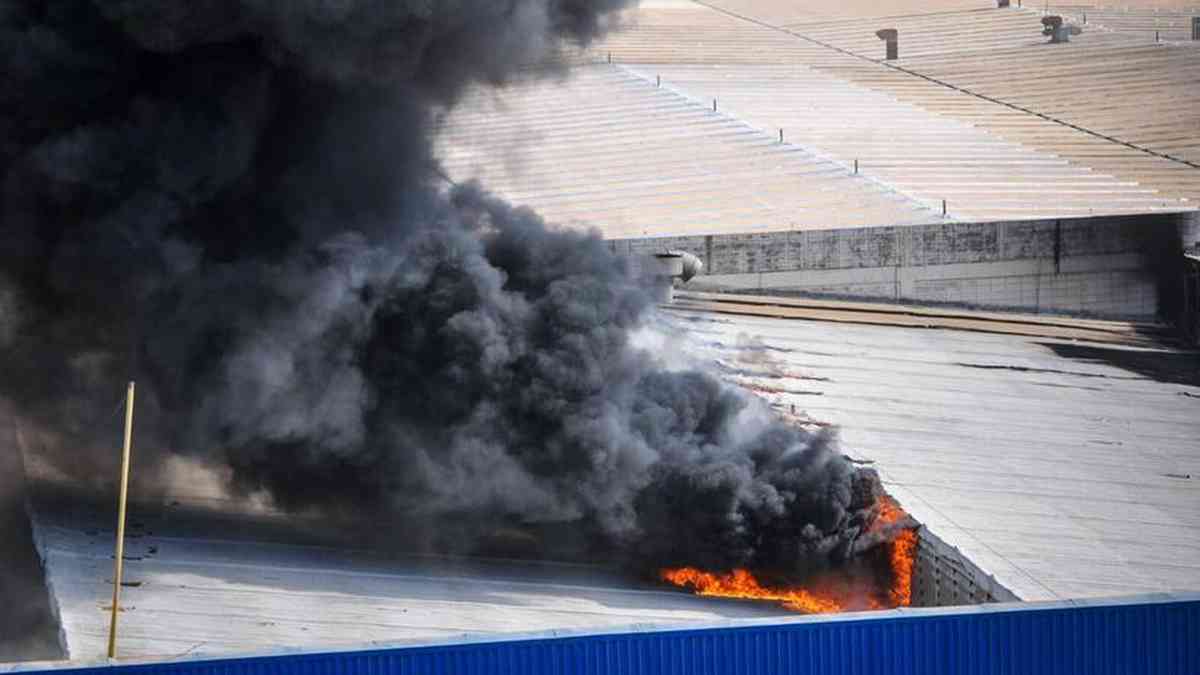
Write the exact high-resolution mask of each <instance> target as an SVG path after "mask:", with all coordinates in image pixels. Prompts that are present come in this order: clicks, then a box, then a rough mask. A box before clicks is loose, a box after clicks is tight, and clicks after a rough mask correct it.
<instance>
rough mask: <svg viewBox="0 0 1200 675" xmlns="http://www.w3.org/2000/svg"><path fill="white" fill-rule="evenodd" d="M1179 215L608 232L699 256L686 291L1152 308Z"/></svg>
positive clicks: (1187, 224) (620, 243)
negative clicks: (1156, 257) (700, 269)
mask: <svg viewBox="0 0 1200 675" xmlns="http://www.w3.org/2000/svg"><path fill="white" fill-rule="evenodd" d="M1193 216H1194V214H1187V216H1186V217H1185V216H1180V215H1148V216H1129V217H1095V218H1077V219H1061V220H1036V221H1005V222H988V223H938V224H931V225H916V226H907V227H905V226H901V227H869V228H856V229H840V230H824V231H793V232H772V233H763V234H736V235H735V234H730V235H709V236H688V237H668V238H656V239H621V240H613V241H612V242H611V246H612V247H613V250H614V251H616V252H618V253H622V254H626V253H627V254H635V255H636V254H644V253H652V252H655V251H659V250H662V249H664V248H678V249H683V250H686V251H690V252H692V253H695V254H696V255H698V256H700V257H701V259H702V260H703V261H704V263H705V270H704V274H703V276H701V277H699V278H697V279H696V280H694V281H693V282H692V283H691V284H690V285H689V288H695V289H697V290H726V291H738V292H747V291H762V292H771V293H805V294H820V295H835V296H848V297H856V298H870V299H886V300H894V301H916V302H934V303H951V304H962V305H973V306H982V307H999V308H1013V309H1020V310H1024V311H1035V312H1043V311H1048V312H1065V313H1074V314H1091V315H1098V316H1119V317H1138V318H1145V317H1152V316H1154V315H1155V314H1156V312H1157V311H1158V302H1157V298H1158V288H1157V283H1158V282H1157V278H1156V276H1155V274H1154V273H1153V262H1152V261H1151V260H1150V258H1151V257H1153V256H1148V255H1147V253H1146V252H1147V251H1148V250H1152V247H1149V246H1148V242H1151V241H1153V240H1155V239H1161V238H1164V237H1170V236H1172V234H1173V233H1176V232H1182V233H1183V234H1184V236H1185V237H1187V236H1192V235H1191V234H1189V233H1195V235H1196V236H1200V219H1196V218H1194V217H1193Z"/></svg>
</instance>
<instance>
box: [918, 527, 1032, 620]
mask: <svg viewBox="0 0 1200 675" xmlns="http://www.w3.org/2000/svg"><path fill="white" fill-rule="evenodd" d="M1019 599H1020V598H1018V597H1017V596H1016V595H1014V594H1013V592H1012V591H1010V590H1008V589H1007V588H1005V587H1004V586H1003V585H1001V584H1000V582H998V581H996V578H995V577H993V576H991V575H990V574H987V573H986V572H984V571H983V570H981V569H979V567H978V566H976V565H975V563H973V562H971V560H970V559H968V558H967V557H966V556H964V555H963V554H962V552H961V551H959V550H958V549H957V548H954V547H953V546H951V545H949V544H947V543H946V542H944V541H942V539H941V538H940V537H938V536H937V535H935V534H933V533H932V532H930V531H929V530H928V529H926V528H921V530H920V536H919V538H918V539H917V562H916V565H915V566H914V567H913V588H912V604H913V606H914V607H946V606H954V605H978V604H982V603H985V602H1011V601H1014V600H1019Z"/></svg>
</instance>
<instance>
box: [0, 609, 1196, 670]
mask: <svg viewBox="0 0 1200 675" xmlns="http://www.w3.org/2000/svg"><path fill="white" fill-rule="evenodd" d="M1197 630H1200V594H1177V595H1166V594H1156V595H1153V596H1138V597H1133V598H1121V599H1114V600H1105V601H1091V602H1088V601H1077V600H1073V601H1068V602H1042V603H1031V604H1024V603H1018V604H1004V605H988V606H982V607H957V608H953V609H921V610H907V609H905V610H893V611H889V612H873V613H870V614H852V615H837V616H829V617H798V618H792V619H790V620H780V619H773V620H767V621H746V620H743V621H729V622H723V623H720V624H715V625H709V626H687V627H682V626H655V627H647V626H626V627H623V628H621V629H618V630H604V631H586V632H584V631H568V632H559V631H551V632H535V633H523V634H517V635H506V636H500V637H476V638H468V639H462V638H460V639H452V640H437V641H429V642H425V643H422V644H417V645H389V646H384V647H379V646H374V645H371V646H361V647H359V648H356V649H337V650H330V649H328V648H325V649H320V648H316V649H314V648H309V649H306V650H304V651H288V652H279V651H274V652H271V653H259V654H250V655H240V656H235V657H224V658H221V657H217V658H213V657H200V658H197V657H189V658H179V659H171V660H168V661H158V662H150V663H147V662H145V661H139V660H133V661H132V662H131V661H128V660H123V662H120V663H103V664H99V663H97V664H63V665H58V666H53V667H47V666H46V665H45V664H35V665H32V666H21V665H18V666H15V667H5V666H4V665H0V673H33V672H51V673H63V674H64V675H66V674H71V675H110V674H115V675H126V674H129V675H133V674H135V673H145V672H147V671H148V670H151V669H153V670H156V671H158V670H169V672H172V673H178V674H179V675H251V674H252V675H263V674H269V675H292V674H297V673H303V674H305V675H380V674H388V675H391V674H393V673H523V674H525V675H543V674H546V675H549V674H551V673H552V674H554V675H567V674H579V675H585V674H586V675H610V674H611V673H622V674H623V675H640V674H643V673H644V674H646V675H668V674H675V673H678V674H681V675H682V674H683V673H687V674H688V675H728V674H729V673H739V674H740V675H774V674H776V673H793V672H804V673H811V674H813V675H820V674H823V673H848V672H850V673H878V674H879V675H884V674H888V673H956V674H967V673H971V674H974V673H980V674H982V673H997V672H1000V673H1008V672H1019V673H1038V674H1042V675H1048V674H1050V673H1056V674H1058V673H1061V674H1063V675H1066V674H1067V673H1071V674H1078V675H1097V674H1103V675H1123V674H1124V673H1129V672H1153V673H1173V674H1174V673H1179V674H1181V675H1182V674H1183V673H1194V672H1197V670H1198V669H1200V647H1198V646H1197V644H1196V640H1195V635H1196V632H1197ZM1101 636H1103V641H1102V642H1101V641H1100V637H1101Z"/></svg>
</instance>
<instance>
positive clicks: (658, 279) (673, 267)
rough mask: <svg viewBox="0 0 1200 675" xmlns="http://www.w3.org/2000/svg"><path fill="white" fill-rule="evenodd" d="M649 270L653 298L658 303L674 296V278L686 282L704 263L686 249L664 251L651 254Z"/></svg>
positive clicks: (668, 300) (670, 299) (669, 300)
mask: <svg viewBox="0 0 1200 675" xmlns="http://www.w3.org/2000/svg"><path fill="white" fill-rule="evenodd" d="M650 264H651V270H650V274H649V276H650V277H652V284H653V286H652V287H653V289H654V296H655V299H656V300H657V301H658V302H660V303H667V302H671V301H672V300H674V298H675V280H676V279H678V280H679V282H680V283H685V284H686V283H687V282H688V281H690V280H691V279H692V277H694V276H696V275H697V274H699V273H700V270H701V269H703V268H704V263H702V262H700V259H699V258H697V257H696V256H694V255H692V254H691V253H688V252H686V251H674V250H669V251H664V252H662V253H655V254H654V255H653V256H651V261H650Z"/></svg>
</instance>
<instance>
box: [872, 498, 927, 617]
mask: <svg viewBox="0 0 1200 675" xmlns="http://www.w3.org/2000/svg"><path fill="white" fill-rule="evenodd" d="M878 505H879V518H878V519H877V520H876V521H875V524H874V527H884V526H887V525H892V524H895V523H897V522H899V521H900V519H902V518H904V517H905V516H907V515H908V514H906V513H905V512H904V509H902V508H900V504H898V503H896V500H895V499H892V498H891V497H888V496H881V497H880V498H879V502H878ZM916 555H917V533H916V531H915V530H910V529H905V530H902V531H901V532H900V534H898V535H896V538H895V539H894V540H893V541H892V543H891V556H890V557H891V565H892V587H891V588H890V589H888V599H889V600H891V603H892V606H893V607H908V606H909V605H911V604H912V577H913V565H914V564H915V563H916Z"/></svg>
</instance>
